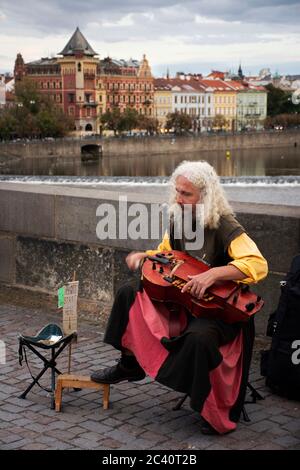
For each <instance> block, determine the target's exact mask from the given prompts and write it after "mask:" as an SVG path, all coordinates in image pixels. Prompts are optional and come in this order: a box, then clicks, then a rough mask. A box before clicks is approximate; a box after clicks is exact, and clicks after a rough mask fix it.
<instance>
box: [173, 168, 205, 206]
mask: <svg viewBox="0 0 300 470" xmlns="http://www.w3.org/2000/svg"><path fill="white" fill-rule="evenodd" d="M175 189H176V202H177V204H179V205H180V206H184V205H185V204H191V205H192V206H193V210H194V209H195V207H196V204H197V203H199V202H201V193H200V190H199V188H196V186H194V185H193V183H191V182H190V181H189V180H188V179H187V178H185V177H184V176H177V178H176V182H175Z"/></svg>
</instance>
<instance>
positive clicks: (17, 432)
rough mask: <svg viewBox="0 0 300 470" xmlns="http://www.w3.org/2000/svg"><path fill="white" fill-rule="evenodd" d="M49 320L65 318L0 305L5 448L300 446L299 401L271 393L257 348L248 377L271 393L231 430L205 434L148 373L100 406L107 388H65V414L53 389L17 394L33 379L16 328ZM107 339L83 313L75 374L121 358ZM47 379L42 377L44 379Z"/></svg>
mask: <svg viewBox="0 0 300 470" xmlns="http://www.w3.org/2000/svg"><path fill="white" fill-rule="evenodd" d="M48 322H57V323H59V324H61V317H60V315H59V314H58V313H55V312H53V311H52V312H51V310H49V309H47V310H46V311H45V310H40V309H36V308H32V307H24V306H14V305H11V304H3V303H2V305H1V306H0V327H1V334H0V339H1V340H2V341H4V342H5V344H6V364H5V365H0V380H1V388H0V449H2V450H4V449H99V450H106V451H107V450H116V449H118V450H135V449H145V450H152V449H153V450H156V449H159V450H166V449H168V450H187V449H224V450H226V449H266V450H267V449H269V450H272V449H300V403H299V402H293V401H287V400H285V399H283V398H280V397H277V396H275V395H271V394H270V392H269V391H268V390H267V389H266V388H265V386H264V381H263V379H262V378H261V377H260V376H259V372H258V370H259V368H258V357H259V356H258V351H256V353H255V355H254V360H253V364H252V372H251V377H250V381H251V383H252V385H254V386H255V387H256V388H257V389H258V390H259V391H260V392H262V394H263V395H264V396H265V400H263V401H260V402H257V403H256V404H251V405H246V406H247V411H248V413H249V416H250V418H251V422H250V423H245V422H244V421H241V422H240V423H239V426H238V429H237V430H236V431H235V432H233V433H231V434H228V435H226V436H203V435H202V434H201V433H200V426H199V422H200V418H199V416H198V415H197V413H195V412H193V411H192V410H191V409H190V408H189V405H188V402H187V401H186V402H185V404H184V405H183V408H182V409H181V410H180V411H172V406H173V405H174V403H175V402H176V400H177V399H178V397H179V394H178V393H175V392H173V391H170V390H169V389H167V388H166V387H163V386H161V385H160V384H158V383H155V382H154V381H153V380H151V379H148V378H147V379H144V380H143V381H141V382H137V383H128V382H126V383H122V384H118V385H113V386H112V387H111V397H110V400H111V403H110V409H109V410H107V411H104V410H103V408H102V405H101V403H102V400H101V398H102V397H101V392H95V391H93V390H81V391H77V392H74V391H73V390H72V391H69V392H68V391H67V390H65V391H64V394H63V408H62V410H63V411H62V412H61V413H56V412H55V411H53V410H51V409H50V398H49V396H47V393H46V392H45V391H43V390H41V389H40V388H39V387H37V386H35V387H34V388H33V390H32V391H31V392H29V394H28V398H27V399H26V400H22V399H20V398H18V396H19V394H20V393H21V392H22V391H24V390H25V388H26V386H27V385H28V384H29V383H30V381H31V378H30V376H29V373H28V370H27V367H26V365H25V363H23V366H22V367H20V366H19V364H18V340H17V336H18V333H20V332H22V333H24V334H33V335H34V334H36V333H37V331H38V330H39V329H40V328H41V327H43V326H44V325H45V324H46V323H48ZM101 338H102V333H101V331H100V327H99V326H98V324H96V323H95V322H93V321H91V320H80V322H79V341H78V343H77V345H76V346H75V347H74V352H73V359H72V371H73V372H74V373H75V372H81V373H82V374H84V375H87V374H89V373H90V372H92V371H93V370H96V369H99V368H101V367H103V366H110V365H113V364H114V363H115V362H114V361H115V359H116V358H117V357H118V354H117V352H116V351H114V350H113V348H111V347H110V346H107V345H104V344H103V343H102V342H101ZM67 357H68V354H67V352H66V353H62V355H61V356H60V358H59V364H58V365H59V368H61V369H62V370H64V371H66V370H67ZM29 361H30V364H31V365H32V372H33V373H36V372H37V371H39V370H40V365H41V364H39V362H38V360H37V361H36V360H35V359H34V358H33V357H32V356H31V355H30V357H29ZM47 379H48V380H49V377H47ZM47 379H46V382H45V380H43V382H42V383H43V384H44V385H45V386H47V385H49V383H47V381H48V380H47Z"/></svg>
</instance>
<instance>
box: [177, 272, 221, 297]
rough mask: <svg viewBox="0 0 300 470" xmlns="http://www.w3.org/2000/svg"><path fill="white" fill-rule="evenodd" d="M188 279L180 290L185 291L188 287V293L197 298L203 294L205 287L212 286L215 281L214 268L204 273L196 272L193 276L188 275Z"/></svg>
mask: <svg viewBox="0 0 300 470" xmlns="http://www.w3.org/2000/svg"><path fill="white" fill-rule="evenodd" d="M188 278H189V279H190V280H189V281H188V282H187V283H186V285H185V286H184V287H183V288H182V290H181V292H182V293H183V292H186V291H187V290H188V289H190V294H191V295H193V296H194V297H197V298H198V299H201V298H202V297H203V295H204V294H205V291H206V289H208V287H210V286H212V285H213V284H214V283H215V282H216V281H217V273H216V272H215V270H214V268H212V269H210V270H209V271H206V272H205V273H201V274H196V275H195V276H188Z"/></svg>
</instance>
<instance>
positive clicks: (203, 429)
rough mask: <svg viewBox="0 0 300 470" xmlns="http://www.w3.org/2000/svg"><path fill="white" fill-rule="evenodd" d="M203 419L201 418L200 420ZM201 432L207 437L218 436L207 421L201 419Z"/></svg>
mask: <svg viewBox="0 0 300 470" xmlns="http://www.w3.org/2000/svg"><path fill="white" fill-rule="evenodd" d="M202 419H203V418H202ZM201 432H202V434H205V435H207V436H213V435H216V434H219V433H218V431H216V430H215V429H214V428H213V427H212V426H211V425H210V424H209V423H208V422H207V421H205V420H204V419H203V421H202V423H201Z"/></svg>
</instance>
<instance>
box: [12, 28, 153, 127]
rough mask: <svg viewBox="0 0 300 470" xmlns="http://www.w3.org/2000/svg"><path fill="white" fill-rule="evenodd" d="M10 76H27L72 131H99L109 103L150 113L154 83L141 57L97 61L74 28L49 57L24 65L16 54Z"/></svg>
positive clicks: (79, 32)
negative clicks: (60, 112) (70, 122)
mask: <svg viewBox="0 0 300 470" xmlns="http://www.w3.org/2000/svg"><path fill="white" fill-rule="evenodd" d="M14 76H15V80H16V81H18V80H22V79H23V78H24V77H28V78H30V79H31V80H34V81H35V82H36V84H37V87H38V89H39V91H40V92H42V93H45V94H47V95H48V96H49V98H50V99H51V100H53V101H54V102H55V103H56V105H57V106H59V107H61V109H62V110H63V112H64V113H65V114H66V115H69V116H72V117H74V121H75V129H74V130H76V131H77V133H79V134H82V133H86V132H87V133H94V134H98V133H101V115H102V114H103V113H104V112H105V111H106V110H107V109H111V108H112V107H118V108H120V110H121V112H122V111H124V109H125V108H126V107H131V108H134V109H136V110H137V111H138V112H139V114H145V115H147V116H153V106H154V86H153V77H152V73H151V68H150V66H149V63H148V60H147V58H146V56H145V55H144V56H143V59H142V61H140V62H139V61H137V60H133V59H130V60H129V61H125V60H115V59H112V58H110V57H106V58H104V59H100V57H99V54H98V53H97V52H96V51H94V49H93V48H92V47H91V45H90V44H89V43H88V41H87V40H86V38H85V37H84V35H83V34H82V33H81V31H80V30H79V28H78V27H77V29H76V31H75V32H74V34H73V35H72V37H71V39H70V40H69V41H68V43H67V44H66V46H65V47H64V48H63V50H62V51H61V52H60V53H59V54H57V56H56V57H52V58H48V57H47V58H41V59H39V60H36V61H33V62H29V63H25V62H24V60H23V57H22V55H21V54H20V53H19V54H18V55H17V58H16V62H15V69H14Z"/></svg>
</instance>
